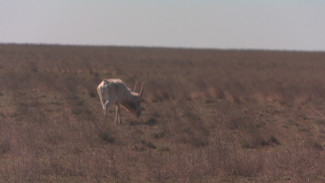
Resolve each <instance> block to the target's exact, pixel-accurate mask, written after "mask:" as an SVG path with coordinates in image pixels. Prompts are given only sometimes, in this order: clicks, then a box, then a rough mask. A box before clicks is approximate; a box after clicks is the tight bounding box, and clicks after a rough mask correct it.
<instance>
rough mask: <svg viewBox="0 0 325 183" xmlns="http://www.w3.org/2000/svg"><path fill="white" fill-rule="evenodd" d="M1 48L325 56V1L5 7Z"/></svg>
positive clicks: (31, 0) (166, 0) (100, 0)
mask: <svg viewBox="0 0 325 183" xmlns="http://www.w3.org/2000/svg"><path fill="white" fill-rule="evenodd" d="M0 43H47V44H52V43H55V44H82V45H120V46H121V45H124V46H164V47H191V48H197V47H198V48H236V49H241V48H243V49H277V50H279V49H280V50H282V49H285V50H323V51H325V0H174V1H173V0H0Z"/></svg>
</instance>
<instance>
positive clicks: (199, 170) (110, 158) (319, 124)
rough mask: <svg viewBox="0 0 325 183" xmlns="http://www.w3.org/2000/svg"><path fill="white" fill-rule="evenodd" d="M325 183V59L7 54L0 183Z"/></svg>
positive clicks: (10, 50) (130, 52) (80, 51)
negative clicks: (110, 88) (121, 98)
mask: <svg viewBox="0 0 325 183" xmlns="http://www.w3.org/2000/svg"><path fill="white" fill-rule="evenodd" d="M104 78H121V79H122V80H124V81H125V83H126V84H127V85H128V86H129V87H133V84H134V83H135V81H136V80H139V81H146V84H145V90H144V100H145V101H144V103H143V106H144V107H145V108H146V111H145V112H144V113H143V115H142V116H141V118H140V119H137V118H136V117H135V116H133V115H131V114H129V113H127V112H126V111H122V113H121V115H122V120H123V121H122V123H123V124H121V125H115V123H114V115H115V113H114V110H115V108H114V107H112V106H111V108H110V109H109V120H108V121H104V120H103V117H104V116H103V111H102V108H101V104H100V102H99V98H98V96H97V93H96V87H97V85H98V84H99V83H100V81H101V80H102V79H104ZM324 181H325V53H324V52H323V53H322V52H281V51H240V50H196V49H167V48H131V47H130V48H127V47H78V46H44V45H0V182H324Z"/></svg>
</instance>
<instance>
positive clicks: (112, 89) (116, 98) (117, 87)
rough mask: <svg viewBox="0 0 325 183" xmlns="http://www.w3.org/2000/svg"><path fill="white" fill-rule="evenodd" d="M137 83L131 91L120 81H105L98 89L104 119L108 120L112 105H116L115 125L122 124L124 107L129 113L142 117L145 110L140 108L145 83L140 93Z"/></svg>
mask: <svg viewBox="0 0 325 183" xmlns="http://www.w3.org/2000/svg"><path fill="white" fill-rule="evenodd" d="M137 83H138V81H137V82H136V83H135V85H134V89H133V91H131V90H130V89H129V88H128V87H127V86H126V85H125V83H124V82H123V81H122V80H120V79H105V80H103V81H102V82H101V83H100V84H99V85H98V87H97V92H98V95H99V98H100V102H101V104H102V106H103V110H104V117H105V120H106V119H107V109H108V106H109V105H110V104H115V105H116V114H115V123H116V124H118V123H119V124H120V123H121V116H120V107H121V105H122V107H123V108H125V109H126V110H127V111H128V112H131V113H133V114H134V115H136V116H137V117H138V118H139V117H140V115H141V111H142V110H143V108H142V107H141V106H140V103H141V96H142V94H143V82H142V85H141V89H140V93H137V92H136V91H135V90H136V88H137Z"/></svg>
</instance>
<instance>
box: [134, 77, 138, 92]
mask: <svg viewBox="0 0 325 183" xmlns="http://www.w3.org/2000/svg"><path fill="white" fill-rule="evenodd" d="M137 85H138V80H137V81H136V82H135V84H134V87H133V92H135V90H136V89H137Z"/></svg>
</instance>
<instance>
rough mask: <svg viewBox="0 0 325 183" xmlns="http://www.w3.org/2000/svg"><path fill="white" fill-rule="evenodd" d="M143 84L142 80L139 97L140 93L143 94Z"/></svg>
mask: <svg viewBox="0 0 325 183" xmlns="http://www.w3.org/2000/svg"><path fill="white" fill-rule="evenodd" d="M143 84H144V82H142V84H141V90H140V97H141V96H142V94H143Z"/></svg>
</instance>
